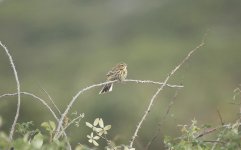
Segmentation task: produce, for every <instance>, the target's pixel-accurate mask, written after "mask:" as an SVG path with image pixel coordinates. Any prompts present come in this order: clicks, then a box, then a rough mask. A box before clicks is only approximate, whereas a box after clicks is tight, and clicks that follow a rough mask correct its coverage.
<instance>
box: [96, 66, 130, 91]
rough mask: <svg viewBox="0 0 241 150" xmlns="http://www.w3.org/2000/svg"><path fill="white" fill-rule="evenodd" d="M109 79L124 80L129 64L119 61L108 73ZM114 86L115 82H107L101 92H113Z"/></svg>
mask: <svg viewBox="0 0 241 150" xmlns="http://www.w3.org/2000/svg"><path fill="white" fill-rule="evenodd" d="M106 77H107V81H115V80H117V81H119V82H121V81H123V80H125V78H126V77H127V64H126V63H119V64H117V65H116V66H115V67H113V68H112V69H111V70H110V71H109V72H108V73H107V74H106ZM112 88H113V83H107V84H105V85H104V86H103V88H102V89H101V90H100V92H99V94H103V93H107V92H111V91H112Z"/></svg>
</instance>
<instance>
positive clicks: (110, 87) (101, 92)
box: [99, 83, 113, 94]
mask: <svg viewBox="0 0 241 150" xmlns="http://www.w3.org/2000/svg"><path fill="white" fill-rule="evenodd" d="M112 87H113V83H108V84H106V85H104V87H103V88H102V89H101V90H100V93H99V94H103V93H106V92H111V91H112Z"/></svg>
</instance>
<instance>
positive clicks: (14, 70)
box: [0, 41, 21, 141]
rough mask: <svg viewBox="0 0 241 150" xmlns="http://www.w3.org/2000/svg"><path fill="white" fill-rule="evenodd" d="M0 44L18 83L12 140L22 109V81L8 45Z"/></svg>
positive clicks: (11, 132) (11, 131)
mask: <svg viewBox="0 0 241 150" xmlns="http://www.w3.org/2000/svg"><path fill="white" fill-rule="evenodd" d="M0 45H1V46H2V47H3V49H4V50H5V52H6V54H7V56H8V59H9V61H10V64H11V67H12V69H13V73H14V77H15V80H16V83H17V93H18V103H17V111H16V114H15V117H14V121H13V124H12V127H11V130H10V133H9V139H10V141H12V139H13V134H14V131H15V126H16V123H17V121H18V117H19V110H20V104H21V99H20V83H19V79H18V72H17V70H16V68H15V65H14V63H13V58H12V56H11V55H10V53H9V51H8V49H7V47H6V46H5V45H3V44H2V42H1V41H0Z"/></svg>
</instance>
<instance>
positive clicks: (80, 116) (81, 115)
mask: <svg viewBox="0 0 241 150" xmlns="http://www.w3.org/2000/svg"><path fill="white" fill-rule="evenodd" d="M82 118H83V114H80V115H79V116H78V117H76V118H74V119H73V120H71V121H70V122H69V123H68V125H67V126H66V127H64V128H63V129H62V130H61V132H60V133H59V134H60V135H62V134H63V132H64V131H65V130H66V129H67V128H68V127H69V126H70V125H71V124H73V123H74V122H75V121H76V120H78V119H82Z"/></svg>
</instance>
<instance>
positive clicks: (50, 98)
mask: <svg viewBox="0 0 241 150" xmlns="http://www.w3.org/2000/svg"><path fill="white" fill-rule="evenodd" d="M41 89H42V90H43V91H44V93H45V94H46V95H47V96H48V98H49V100H50V101H51V103H52V104H53V105H54V108H55V109H56V110H57V111H58V113H59V115H61V112H60V110H59V108H58V107H57V105H56V104H55V103H54V101H53V99H52V97H51V96H50V95H49V93H48V92H47V91H46V90H45V89H44V88H42V87H41Z"/></svg>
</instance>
